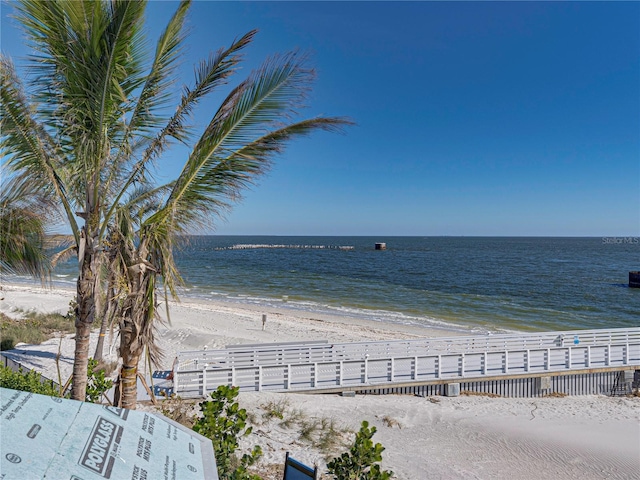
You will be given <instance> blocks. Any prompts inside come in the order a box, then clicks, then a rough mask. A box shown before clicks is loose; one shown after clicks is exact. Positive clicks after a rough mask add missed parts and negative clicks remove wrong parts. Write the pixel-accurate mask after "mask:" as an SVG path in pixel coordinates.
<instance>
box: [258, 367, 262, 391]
mask: <svg viewBox="0 0 640 480" xmlns="http://www.w3.org/2000/svg"><path fill="white" fill-rule="evenodd" d="M258 391H259V392H261V391H262V365H258Z"/></svg>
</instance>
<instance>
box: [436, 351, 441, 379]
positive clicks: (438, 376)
mask: <svg viewBox="0 0 640 480" xmlns="http://www.w3.org/2000/svg"><path fill="white" fill-rule="evenodd" d="M436 378H442V355H438V367H437V370H436Z"/></svg>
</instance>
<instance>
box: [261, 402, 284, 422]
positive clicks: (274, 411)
mask: <svg viewBox="0 0 640 480" xmlns="http://www.w3.org/2000/svg"><path fill="white" fill-rule="evenodd" d="M260 408H261V409H262V410H264V413H263V414H262V418H263V419H264V420H271V419H272V418H279V419H280V420H283V419H284V415H285V413H286V412H287V410H288V409H289V400H287V399H286V398H281V399H279V400H278V401H273V400H272V401H269V402H267V403H265V404H263V405H260Z"/></svg>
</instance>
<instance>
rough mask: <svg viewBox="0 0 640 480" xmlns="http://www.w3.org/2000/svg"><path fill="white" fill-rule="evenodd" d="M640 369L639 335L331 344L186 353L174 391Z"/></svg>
mask: <svg viewBox="0 0 640 480" xmlns="http://www.w3.org/2000/svg"><path fill="white" fill-rule="evenodd" d="M636 369H640V327H635V328H619V329H603V330H571V331H558V332H544V333H519V334H498V335H477V336H459V337H448V338H425V339H418V340H397V341H384V342H357V343H338V344H330V343H328V342H325V341H321V342H305V343H280V344H258V345H234V346H228V347H227V348H225V349H221V350H202V351H190V352H181V353H180V354H179V355H178V357H177V359H176V362H175V363H174V367H173V391H174V392H175V393H177V394H178V395H180V396H182V397H184V398H194V397H204V396H206V395H207V393H208V392H211V391H213V390H215V389H216V388H217V387H218V386H219V385H235V386H239V387H240V389H241V390H251V391H262V390H265V391H299V392H303V391H304V392H318V393H321V392H328V391H338V390H340V389H343V390H346V389H370V388H371V387H393V386H394V385H404V384H409V383H410V384H420V383H424V384H426V383H433V382H440V383H448V382H456V381H457V382H460V381H464V380H465V379H473V380H487V381H489V380H492V379H496V378H505V377H507V376H508V377H511V376H530V377H531V376H535V375H543V374H549V373H563V372H564V373H570V372H585V371H596V370H597V371H608V370H611V371H613V370H636Z"/></svg>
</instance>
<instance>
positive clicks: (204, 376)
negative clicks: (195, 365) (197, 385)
mask: <svg viewBox="0 0 640 480" xmlns="http://www.w3.org/2000/svg"><path fill="white" fill-rule="evenodd" d="M201 390H202V396H203V397H206V396H207V367H204V368H203V369H202V389H201Z"/></svg>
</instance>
